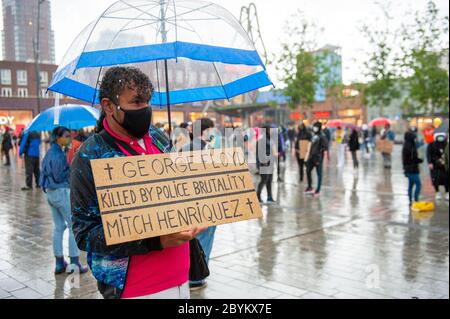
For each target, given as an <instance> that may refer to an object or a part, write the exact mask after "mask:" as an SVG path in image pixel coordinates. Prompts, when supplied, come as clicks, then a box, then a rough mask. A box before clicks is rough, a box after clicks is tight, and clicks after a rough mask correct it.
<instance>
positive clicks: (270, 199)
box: [267, 197, 275, 204]
mask: <svg viewBox="0 0 450 319" xmlns="http://www.w3.org/2000/svg"><path fill="white" fill-rule="evenodd" d="M267 203H268V204H273V203H275V201H274V200H273V198H272V197H269V198H268V199H267Z"/></svg>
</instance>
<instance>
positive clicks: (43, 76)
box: [40, 71, 48, 86]
mask: <svg viewBox="0 0 450 319" xmlns="http://www.w3.org/2000/svg"><path fill="white" fill-rule="evenodd" d="M40 75H41V84H42V85H46V86H47V85H48V73H47V72H46V71H41V72H40Z"/></svg>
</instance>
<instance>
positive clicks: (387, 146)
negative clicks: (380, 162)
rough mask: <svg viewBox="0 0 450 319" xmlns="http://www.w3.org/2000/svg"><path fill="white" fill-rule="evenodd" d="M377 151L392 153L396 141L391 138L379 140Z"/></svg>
mask: <svg viewBox="0 0 450 319" xmlns="http://www.w3.org/2000/svg"><path fill="white" fill-rule="evenodd" d="M377 151H378V152H380V153H385V154H392V152H393V151H394V142H392V141H389V140H386V139H384V140H379V141H378V142H377Z"/></svg>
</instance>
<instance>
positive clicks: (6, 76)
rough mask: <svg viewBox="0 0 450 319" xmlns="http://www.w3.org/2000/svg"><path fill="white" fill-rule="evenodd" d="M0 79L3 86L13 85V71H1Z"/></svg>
mask: <svg viewBox="0 0 450 319" xmlns="http://www.w3.org/2000/svg"><path fill="white" fill-rule="evenodd" d="M0 78H1V83H2V84H3V85H11V70H9V69H2V70H1V71H0Z"/></svg>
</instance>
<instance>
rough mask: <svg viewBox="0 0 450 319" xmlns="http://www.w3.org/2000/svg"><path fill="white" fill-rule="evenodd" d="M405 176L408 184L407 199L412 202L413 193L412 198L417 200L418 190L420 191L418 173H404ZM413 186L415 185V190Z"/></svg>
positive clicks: (420, 182) (420, 185)
mask: <svg viewBox="0 0 450 319" xmlns="http://www.w3.org/2000/svg"><path fill="white" fill-rule="evenodd" d="M406 177H408V181H409V185H408V196H409V201H410V202H411V203H412V202H413V193H414V200H415V201H416V202H418V201H419V197H420V192H421V191H422V181H421V180H420V175H419V174H406ZM414 186H416V190H415V192H414Z"/></svg>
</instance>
